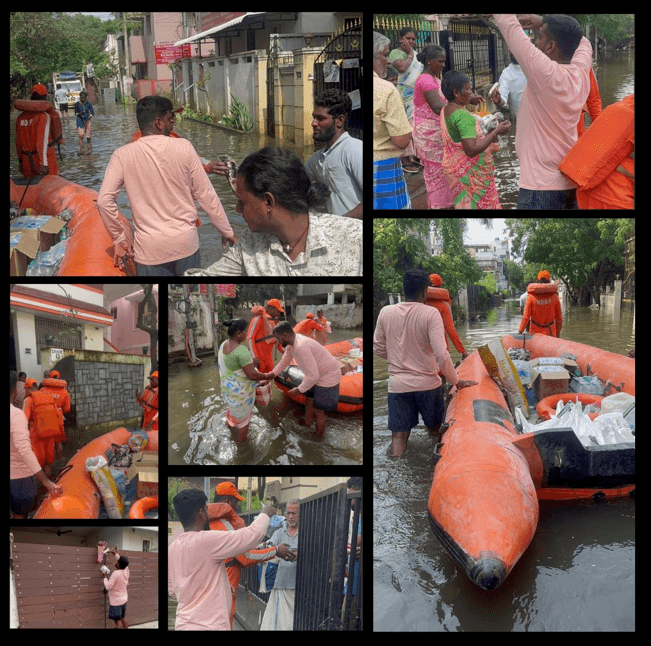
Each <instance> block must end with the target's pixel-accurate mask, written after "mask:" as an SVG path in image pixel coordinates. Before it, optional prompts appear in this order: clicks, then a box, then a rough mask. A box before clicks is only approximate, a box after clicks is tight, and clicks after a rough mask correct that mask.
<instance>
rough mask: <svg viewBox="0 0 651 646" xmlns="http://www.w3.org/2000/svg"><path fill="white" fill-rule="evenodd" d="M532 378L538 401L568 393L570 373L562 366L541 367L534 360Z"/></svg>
mask: <svg viewBox="0 0 651 646" xmlns="http://www.w3.org/2000/svg"><path fill="white" fill-rule="evenodd" d="M531 378H532V388H533V392H534V394H535V395H536V397H537V398H538V400H541V399H545V397H549V396H550V395H558V394H560V393H566V392H568V387H569V382H570V373H569V372H568V371H567V370H565V368H563V367H562V366H544V365H542V366H541V365H538V363H537V360H535V359H534V360H533V361H532V362H531Z"/></svg>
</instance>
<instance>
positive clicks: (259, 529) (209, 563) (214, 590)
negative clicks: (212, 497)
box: [167, 513, 269, 630]
mask: <svg viewBox="0 0 651 646" xmlns="http://www.w3.org/2000/svg"><path fill="white" fill-rule="evenodd" d="M268 526H269V516H267V514H262V513H261V514H258V516H257V517H256V519H255V520H254V521H253V522H252V523H251V524H250V525H249V526H248V527H244V528H242V529H238V530H236V531H233V532H213V531H201V532H183V534H181V535H180V536H179V537H177V538H176V539H175V540H174V541H173V542H172V543H171V545H170V546H169V548H168V552H167V554H168V566H169V567H168V584H167V587H168V592H169V594H170V596H171V597H173V598H175V599H176V600H177V601H178V604H179V605H178V608H177V609H176V630H230V629H231V624H230V620H229V614H230V610H231V604H232V594H231V587H230V584H229V582H228V575H227V573H226V567H225V565H224V561H226V560H228V559H230V558H234V557H236V556H238V555H239V554H242V553H243V552H246V551H247V550H250V549H253V548H254V547H255V546H256V545H258V543H260V541H261V540H262V538H263V537H264V535H265V532H266V531H267V527H268Z"/></svg>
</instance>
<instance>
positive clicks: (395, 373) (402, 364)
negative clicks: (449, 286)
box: [373, 301, 459, 393]
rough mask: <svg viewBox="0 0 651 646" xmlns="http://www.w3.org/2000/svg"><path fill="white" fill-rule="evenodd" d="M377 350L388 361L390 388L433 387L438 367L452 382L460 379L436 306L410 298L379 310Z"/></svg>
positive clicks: (395, 390) (436, 384) (437, 379)
mask: <svg viewBox="0 0 651 646" xmlns="http://www.w3.org/2000/svg"><path fill="white" fill-rule="evenodd" d="M373 349H374V350H375V354H377V355H378V356H380V357H382V358H383V359H386V360H387V363H388V364H389V392H390V393H407V392H415V391H420V390H434V389H435V388H438V387H439V386H440V385H441V383H442V382H441V378H440V377H439V376H438V372H439V370H440V371H441V372H442V373H443V374H444V375H445V376H446V378H447V379H448V381H450V383H451V384H452V385H453V386H456V384H457V382H458V381H459V377H458V376H457V371H456V370H455V369H454V365H453V363H452V359H450V354H449V352H448V350H447V347H446V343H445V328H444V326H443V319H442V318H441V314H440V313H439V311H438V310H437V309H436V308H435V307H430V306H429V305H425V303H416V302H413V301H407V302H404V303H398V304H397V305H387V306H386V307H383V308H382V309H381V310H380V315H379V316H378V319H377V325H376V327H375V335H374V337H373Z"/></svg>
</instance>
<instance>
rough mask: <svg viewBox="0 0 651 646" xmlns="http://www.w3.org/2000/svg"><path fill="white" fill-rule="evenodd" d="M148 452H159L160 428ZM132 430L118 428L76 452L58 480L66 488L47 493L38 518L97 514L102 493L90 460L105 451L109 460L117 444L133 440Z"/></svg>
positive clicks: (150, 442) (150, 436)
mask: <svg viewBox="0 0 651 646" xmlns="http://www.w3.org/2000/svg"><path fill="white" fill-rule="evenodd" d="M148 436H149V440H148V442H147V446H146V447H145V449H144V450H145V453H158V431H149V432H148ZM130 437H131V432H130V431H128V430H127V429H126V428H117V429H115V430H114V431H111V432H110V433H106V434H104V435H101V436H100V437H98V438H95V439H94V440H92V441H90V442H89V443H88V444H86V445H84V446H82V447H81V449H79V451H77V453H75V454H74V455H73V456H72V457H71V458H70V460H69V461H68V464H67V465H66V466H65V467H64V468H63V469H62V470H61V473H60V474H59V477H58V478H57V480H56V482H57V484H58V485H60V486H61V488H62V489H63V494H61V495H59V496H50V495H48V496H46V497H45V500H43V502H42V503H41V505H40V506H39V508H38V509H37V510H36V513H35V514H34V518H97V517H98V516H99V507H100V502H101V496H100V494H99V491H98V489H97V485H96V484H95V482H94V480H93V479H92V478H91V476H90V474H89V473H88V471H86V460H87V459H88V458H92V457H95V456H98V455H103V456H104V457H105V458H106V459H107V461H108V460H109V458H110V457H111V455H112V453H113V448H112V445H113V444H117V445H122V444H127V443H128V442H129V438H130Z"/></svg>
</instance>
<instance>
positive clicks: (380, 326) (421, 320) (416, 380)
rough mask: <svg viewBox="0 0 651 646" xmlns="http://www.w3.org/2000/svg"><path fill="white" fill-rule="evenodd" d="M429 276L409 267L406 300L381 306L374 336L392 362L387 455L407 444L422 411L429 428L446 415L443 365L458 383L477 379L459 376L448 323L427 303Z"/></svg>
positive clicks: (380, 350)
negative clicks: (447, 336)
mask: <svg viewBox="0 0 651 646" xmlns="http://www.w3.org/2000/svg"><path fill="white" fill-rule="evenodd" d="M429 284H430V280H429V276H428V275H427V273H426V272H425V271H423V270H422V269H409V270H407V271H406V272H405V274H404V276H403V290H404V293H405V302H404V303H398V304H397V305H387V306H386V307H383V308H382V310H380V315H379V316H378V319H377V325H376V327H375V335H374V337H373V349H374V350H375V354H377V355H378V356H380V357H382V358H383V359H386V360H387V363H388V366H389V430H390V431H391V436H392V437H391V447H390V449H389V455H390V456H392V457H398V456H400V455H402V454H403V453H404V451H405V449H406V448H407V440H408V439H409V435H410V433H411V429H412V428H413V427H414V426H416V424H418V414H419V413H420V414H421V416H422V418H423V421H424V422H425V426H426V428H427V430H428V431H429V432H430V433H434V432H436V431H437V430H438V428H439V426H440V425H441V422H442V421H443V413H444V407H443V387H442V385H443V384H442V381H441V378H440V377H439V375H438V373H439V370H440V371H441V372H442V373H443V374H444V375H445V377H446V378H447V380H448V381H449V382H450V383H451V384H452V385H453V386H456V387H457V388H466V387H467V386H473V385H475V384H476V382H475V381H468V380H463V379H459V377H458V375H457V371H456V370H455V369H454V365H453V364H452V359H450V354H449V352H448V350H447V346H446V343H445V328H444V326H443V319H442V318H441V314H440V313H439V311H438V310H437V309H436V308H435V307H429V306H428V305H425V303H426V301H427V288H428V287H429Z"/></svg>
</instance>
